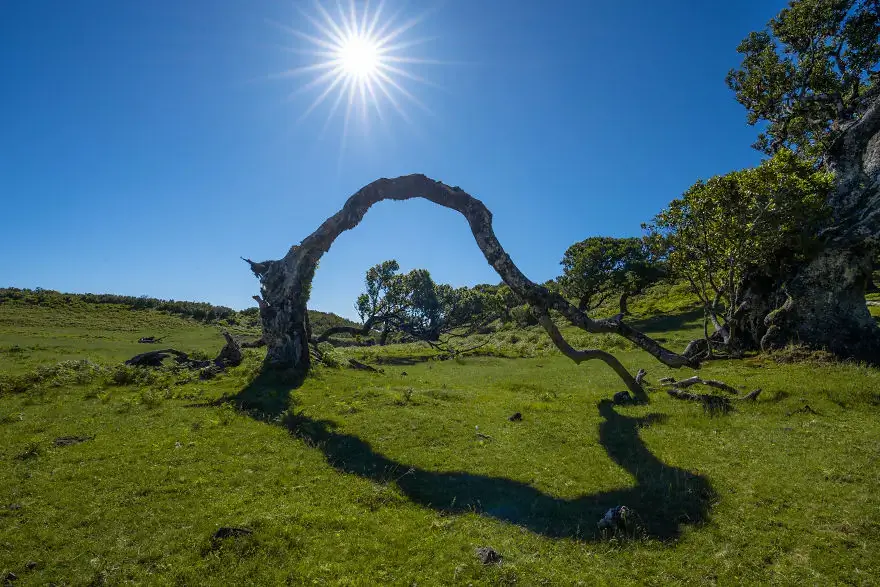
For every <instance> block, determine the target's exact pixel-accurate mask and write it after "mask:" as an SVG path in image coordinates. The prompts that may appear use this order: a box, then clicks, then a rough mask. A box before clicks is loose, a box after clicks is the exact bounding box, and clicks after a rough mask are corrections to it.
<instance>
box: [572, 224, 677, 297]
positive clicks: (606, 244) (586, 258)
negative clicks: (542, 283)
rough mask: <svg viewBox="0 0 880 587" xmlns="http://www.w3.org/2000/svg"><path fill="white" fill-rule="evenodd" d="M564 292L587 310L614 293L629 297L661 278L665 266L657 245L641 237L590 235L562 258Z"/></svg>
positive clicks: (573, 246)
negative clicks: (652, 244) (650, 244)
mask: <svg viewBox="0 0 880 587" xmlns="http://www.w3.org/2000/svg"><path fill="white" fill-rule="evenodd" d="M561 264H562V267H563V272H564V273H563V275H562V277H560V279H559V284H560V286H561V290H562V293H563V294H564V295H566V296H567V297H569V298H573V299H575V300H577V301H578V309H580V310H581V311H583V312H589V311H592V310H595V309H596V308H597V307H599V306H601V305H602V304H603V303H604V302H605V301H606V300H607V299H608V298H609V297H611V296H612V295H615V294H617V295H620V312H621V314H626V313H627V299H628V298H629V296H632V295H635V294H637V293H640V292H641V291H642V290H643V289H644V288H645V287H647V286H648V285H650V284H651V283H653V282H655V281H656V280H657V279H659V278H660V277H661V276H662V275H663V273H664V269H663V266H662V263H661V259H660V257H659V255H658V251H657V249H656V248H654V247H651V246H649V243H648V241H646V240H645V239H640V238H612V237H598V236H597V237H590V238H588V239H586V240H583V241H581V242H579V243H575V244H573V245H572V246H570V247H569V248H568V250H567V251H565V255H564V256H563V258H562V263H561Z"/></svg>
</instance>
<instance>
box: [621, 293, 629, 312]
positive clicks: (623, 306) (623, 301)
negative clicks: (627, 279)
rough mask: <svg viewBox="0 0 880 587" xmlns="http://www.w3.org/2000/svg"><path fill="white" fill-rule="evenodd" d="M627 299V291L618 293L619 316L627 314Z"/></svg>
mask: <svg viewBox="0 0 880 587" xmlns="http://www.w3.org/2000/svg"><path fill="white" fill-rule="evenodd" d="M627 300H629V292H627V291H625V292H623V293H622V294H620V314H621V316H628V315H629V305H628V304H627Z"/></svg>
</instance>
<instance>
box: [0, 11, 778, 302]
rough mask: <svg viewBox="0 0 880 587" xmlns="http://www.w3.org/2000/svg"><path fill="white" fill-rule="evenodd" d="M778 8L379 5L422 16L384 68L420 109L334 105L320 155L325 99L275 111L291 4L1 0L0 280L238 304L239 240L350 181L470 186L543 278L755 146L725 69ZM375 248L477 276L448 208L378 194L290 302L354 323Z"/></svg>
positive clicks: (283, 96) (302, 22)
mask: <svg viewBox="0 0 880 587" xmlns="http://www.w3.org/2000/svg"><path fill="white" fill-rule="evenodd" d="M345 1H347V0H345ZM376 4H377V3H376V2H373V3H372V5H371V8H370V10H371V11H372V10H374V9H375V6H376ZM325 5H327V2H326V0H325ZM357 5H358V9H359V10H362V9H363V4H362V3H358V4H357ZM783 6H784V2H782V1H770V0H740V1H737V2H705V1H703V0H700V1H697V0H678V1H669V2H656V1H653V0H651V1H647V0H644V1H642V0H639V1H633V2H628V3H625V4H622V3H620V2H618V1H617V0H601V1H599V0H577V1H565V2H564V1H561V0H559V1H553V2H527V1H523V2H511V1H510V0H479V1H472V0H446V1H445V2H434V1H433V0H431V1H422V0H418V1H416V0H411V1H410V2H409V3H403V2H401V1H399V0H387V1H386V7H385V9H384V11H383V14H385V15H390V14H391V13H394V12H395V11H397V10H398V9H399V10H400V13H399V14H400V16H399V17H398V20H397V21H395V22H397V23H401V24H402V23H404V22H406V21H408V20H409V19H411V18H414V17H418V16H421V15H424V18H423V19H422V20H420V21H419V22H418V23H417V24H416V25H415V26H413V27H411V28H410V29H408V30H407V31H405V32H404V33H402V34H401V37H400V39H399V40H404V41H405V40H409V41H415V40H422V39H426V38H430V39H431V40H429V41H426V42H424V43H420V44H417V45H414V46H412V47H410V48H409V49H407V50H406V51H404V52H402V54H405V55H407V56H409V57H412V58H424V59H431V60H439V61H444V62H447V63H444V64H433V63H431V64H407V67H408V71H410V72H411V73H413V74H414V75H417V76H419V77H422V78H424V79H426V80H428V81H430V82H431V84H430V85H429V84H424V83H420V82H418V81H415V80H412V79H408V78H402V77H398V78H397V79H398V81H399V83H401V85H403V86H404V87H405V88H406V89H407V90H408V91H410V92H411V93H412V94H413V95H414V96H415V97H417V98H418V100H419V101H420V102H421V103H422V104H423V105H424V107H425V108H424V109H423V108H421V107H419V106H418V105H416V104H414V103H413V102H412V101H409V100H408V99H406V98H405V97H400V96H399V95H398V96H399V103H400V104H401V105H402V106H403V108H404V111H405V112H406V115H407V118H408V120H407V119H405V118H404V117H403V116H401V115H398V114H397V113H395V112H394V111H393V109H392V108H391V105H390V104H388V103H387V101H383V102H382V104H381V106H382V107H383V114H384V119H385V122H384V124H382V123H381V122H380V120H379V119H378V117H377V116H376V114H375V111H371V112H370V113H369V115H368V117H367V118H366V119H363V120H362V119H361V117H360V115H359V114H358V115H356V116H353V117H352V118H351V121H350V123H349V126H348V133H347V137H348V138H347V140H346V141H345V149H344V150H342V151H341V146H342V136H343V127H344V116H343V115H342V112H338V113H337V114H336V115H335V116H333V117H329V118H328V115H329V113H330V109H331V105H332V101H331V100H327V101H326V102H325V103H323V104H322V105H321V106H319V107H318V108H316V109H315V110H314V112H312V113H311V114H310V115H309V116H308V117H307V118H305V119H304V120H303V121H302V122H300V123H298V122H297V120H298V119H299V118H300V116H301V115H302V114H303V112H304V111H305V110H306V109H307V108H308V106H309V104H310V103H312V101H313V99H314V98H315V97H316V96H317V95H318V94H319V93H320V91H319V89H316V90H314V91H307V92H303V93H300V94H297V95H294V96H290V94H291V93H293V92H294V91H295V90H297V88H300V87H302V86H303V85H304V84H305V83H307V82H308V81H309V80H310V79H312V78H313V77H314V76H311V77H309V76H307V75H306V76H301V77H289V78H277V77H274V76H273V74H277V73H279V72H283V71H285V70H289V69H292V68H296V67H301V66H305V65H308V64H310V63H314V62H315V60H316V58H315V57H313V56H310V55H305V54H302V53H297V52H292V51H289V50H286V49H285V48H288V49H289V48H294V49H308V48H309V47H310V45H309V44H308V42H306V41H304V40H303V39H302V38H299V37H296V36H293V35H291V34H289V33H288V32H286V31H285V30H284V29H283V28H282V27H279V26H277V24H276V23H278V24H282V25H284V26H287V27H291V28H294V29H297V30H301V31H304V32H308V33H314V32H316V31H315V29H314V28H313V27H312V26H311V25H310V24H309V23H308V21H307V20H306V19H304V18H303V16H302V15H301V13H300V12H299V11H298V10H297V7H300V8H302V9H304V10H306V12H308V13H310V14H316V10H315V8H314V6H313V5H312V4H311V3H310V2H309V1H304V2H290V1H289V0H285V1H280V0H249V1H247V2H244V1H238V0H210V1H209V0H201V1H196V0H191V1H187V2H180V1H178V0H156V1H151V2H120V1H118V0H102V1H98V0H78V1H77V2H66V1H61V0H55V1H52V2H50V1H46V0H28V1H27V2H4V3H2V4H0V56H2V59H0V79H2V80H3V83H2V84H0V104H2V108H0V198H2V212H0V250H2V251H3V253H2V255H0V286H17V287H44V288H48V289H56V290H61V291H71V292H96V293H97V292H110V293H120V294H128V295H141V294H147V295H150V296H155V297H160V298H174V299H187V300H201V301H209V302H212V303H215V304H222V305H228V306H232V307H235V308H243V307H247V306H250V305H253V302H252V300H251V299H250V296H251V295H253V294H255V293H257V292H258V282H257V281H256V279H254V278H253V276H252V275H251V273H250V272H249V270H248V267H247V266H246V265H245V264H244V263H243V262H242V261H241V260H240V259H239V257H240V256H246V257H251V258H254V259H259V260H262V259H275V258H279V257H281V256H283V254H284V253H285V252H286V250H287V248H288V247H289V246H290V245H291V244H294V243H296V242H299V241H300V240H301V239H302V238H304V237H305V236H306V235H308V234H309V233H310V232H311V231H312V230H314V229H315V228H316V227H317V226H318V225H319V224H320V223H321V222H322V221H323V220H324V219H325V218H326V217H327V216H329V215H331V214H333V213H334V212H335V211H336V210H337V209H338V208H339V207H340V206H341V205H342V203H343V202H344V201H345V199H346V198H347V197H348V196H349V195H351V194H352V193H354V192H355V191H357V189H358V188H360V187H361V186H363V185H364V184H367V183H369V182H370V181H372V180H374V179H376V178H379V177H392V176H397V175H402V174H407V173H415V172H420V173H425V174H427V175H428V176H430V177H433V178H435V179H440V180H443V181H445V182H447V183H450V184H452V185H459V186H461V187H462V188H463V189H465V190H467V191H468V192H469V193H471V194H472V195H474V196H476V197H478V198H480V199H481V200H483V201H484V202H485V203H486V205H487V206H488V207H489V208H490V209H491V210H492V211H493V213H494V218H495V229H496V233H497V234H498V237H499V239H500V240H501V242H502V244H503V245H504V246H505V247H506V249H507V251H508V252H509V253H510V255H511V256H512V257H513V259H514V260H515V262H516V263H517V264H518V265H519V266H520V268H521V269H522V270H523V271H524V272H525V273H526V274H527V275H528V276H529V277H531V278H532V279H533V280H535V281H544V280H546V279H549V278H552V277H555V276H556V275H558V273H559V261H560V259H561V257H562V254H563V252H564V251H565V249H566V248H567V247H568V246H569V245H570V244H572V243H573V242H576V241H578V240H581V239H583V238H586V237H588V236H591V235H611V236H627V235H635V234H639V233H640V228H639V226H640V223H642V222H644V221H647V220H649V219H650V218H651V217H652V216H653V215H654V214H655V213H656V212H657V211H659V210H660V209H661V208H662V207H663V206H664V205H665V204H666V203H667V202H668V201H669V200H670V199H672V198H674V197H677V196H678V195H680V194H681V192H682V191H684V190H685V189H686V188H687V187H688V186H689V185H690V184H692V183H693V182H694V181H695V180H696V179H698V178H705V177H709V176H711V175H714V174H718V173H724V172H726V171H729V170H732V169H737V168H742V167H745V166H749V165H754V164H755V163H757V162H758V161H759V154H758V153H757V152H755V151H753V150H752V149H751V148H750V145H751V143H752V142H753V140H754V138H755V135H756V131H755V129H753V128H750V127H748V126H747V125H746V123H745V112H744V110H743V108H742V107H741V106H740V105H739V104H737V103H736V101H735V99H734V96H733V94H732V92H730V91H729V90H728V89H727V87H726V86H725V83H724V77H725V74H726V72H727V70H728V69H729V68H730V67H733V66H735V65H736V64H737V63H738V59H737V57H738V56H737V53H736V51H735V49H736V45H737V44H738V42H739V41H740V40H741V39H742V38H743V37H744V36H745V35H746V34H747V33H748V32H749V31H751V30H756V29H759V28H761V27H763V25H764V23H765V22H766V21H767V20H768V19H769V18H771V17H772V16H774V15H775V14H776V13H777V12H778V11H779V10H780V9H781V8H782V7H783ZM329 8H331V9H335V4H332V3H331V5H330V6H329ZM426 12H427V14H426ZM334 14H335V12H334ZM328 120H329V122H326V121H328ZM390 258H396V259H398V261H399V262H400V264H401V267H402V269H403V270H409V269H412V268H415V267H425V268H427V269H429V270H430V271H431V273H432V275H433V276H434V278H435V280H437V281H441V282H446V283H452V284H453V285H473V284H476V283H486V282H490V283H496V282H498V280H499V279H498V277H497V275H496V274H495V273H494V272H493V271H492V269H491V268H490V267H489V266H488V265H487V264H486V262H485V260H484V258H483V257H482V255H481V253H480V251H479V249H478V248H477V247H476V245H475V243H474V242H473V239H472V237H471V235H470V233H469V231H468V228H467V225H466V223H465V222H464V220H463V219H462V218H461V217H459V216H458V215H457V214H456V213H454V212H451V211H449V210H445V209H440V208H437V207H435V206H433V205H430V204H428V203H426V202H421V201H409V202H402V203H401V202H387V203H382V204H379V205H378V206H376V207H374V209H373V210H371V211H370V213H369V214H368V215H367V217H366V219H365V221H364V222H363V223H362V224H361V225H360V226H359V227H358V228H356V229H355V230H354V231H351V232H349V233H346V234H344V235H343V236H341V237H340V238H339V239H338V240H337V242H336V244H334V246H333V248H332V249H331V250H330V252H329V253H328V254H327V255H326V256H325V257H324V259H323V260H322V261H321V265H320V268H319V270H318V273H317V275H316V278H315V283H314V287H313V290H312V291H313V293H312V301H311V303H310V306H311V307H312V308H315V309H320V310H325V311H333V312H337V313H340V314H343V315H347V316H354V314H355V313H354V310H353V304H354V299H355V297H356V296H357V294H358V293H359V292H360V291H361V288H362V282H363V274H364V272H365V271H366V269H367V268H369V267H370V266H371V265H373V264H375V263H378V262H380V261H383V260H385V259H390Z"/></svg>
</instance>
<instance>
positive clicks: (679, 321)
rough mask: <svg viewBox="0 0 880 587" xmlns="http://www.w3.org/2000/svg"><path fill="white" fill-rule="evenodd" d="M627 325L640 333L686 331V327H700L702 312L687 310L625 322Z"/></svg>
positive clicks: (699, 310) (700, 310) (699, 309)
mask: <svg viewBox="0 0 880 587" xmlns="http://www.w3.org/2000/svg"><path fill="white" fill-rule="evenodd" d="M626 322H627V324H629V325H630V326H632V327H633V328H635V329H637V330H640V331H642V332H647V333H651V332H660V333H665V332H675V331H678V330H686V329H687V327H688V326H693V325H695V324H699V325H700V326H702V322H703V310H702V309H701V308H698V309H696V310H688V311H686V312H682V313H680V314H660V315H656V316H651V317H650V318H640V319H635V320H631V321H630V320H627V321H626Z"/></svg>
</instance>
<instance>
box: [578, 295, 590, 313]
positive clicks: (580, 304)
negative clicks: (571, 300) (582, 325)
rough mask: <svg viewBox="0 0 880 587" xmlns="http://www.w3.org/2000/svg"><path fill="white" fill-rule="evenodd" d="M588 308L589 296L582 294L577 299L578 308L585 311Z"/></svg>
mask: <svg viewBox="0 0 880 587" xmlns="http://www.w3.org/2000/svg"><path fill="white" fill-rule="evenodd" d="M589 309H590V298H588V297H586V296H584V297H582V298H581V299H580V300H578V310H580V311H581V312H586V311H587V310H589Z"/></svg>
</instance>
